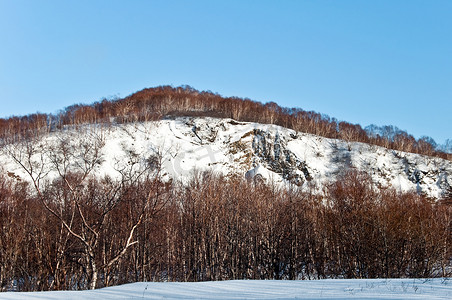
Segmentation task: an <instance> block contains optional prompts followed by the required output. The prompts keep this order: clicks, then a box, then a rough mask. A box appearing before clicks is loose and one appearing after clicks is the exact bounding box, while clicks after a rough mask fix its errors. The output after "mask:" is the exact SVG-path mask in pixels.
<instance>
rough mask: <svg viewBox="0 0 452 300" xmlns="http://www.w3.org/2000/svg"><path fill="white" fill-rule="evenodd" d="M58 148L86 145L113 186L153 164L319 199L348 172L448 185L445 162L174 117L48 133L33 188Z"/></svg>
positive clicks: (417, 187) (406, 185)
mask: <svg viewBox="0 0 452 300" xmlns="http://www.w3.org/2000/svg"><path fill="white" fill-rule="evenodd" d="M63 143H67V144H68V145H70V147H71V148H74V149H73V151H75V152H77V153H82V152H83V147H86V146H87V145H91V146H93V145H96V147H98V149H96V151H99V155H98V157H97V162H96V164H95V165H94V166H93V170H92V174H97V176H105V175H108V176H111V177H113V178H118V177H119V176H120V175H121V172H122V171H124V170H126V169H127V170H129V169H130V170H133V169H135V170H136V171H138V170H140V168H143V165H146V163H148V162H149V161H150V160H153V159H154V160H158V161H160V162H161V168H162V169H161V170H160V172H161V174H160V175H161V177H162V179H163V180H165V181H168V180H182V181H183V182H188V181H189V180H190V176H191V175H192V174H193V172H194V171H195V170H197V171H213V172H215V173H218V174H221V175H225V176H229V177H230V176H239V177H244V178H249V179H250V178H261V179H263V180H264V181H266V182H267V183H272V182H277V183H280V184H282V185H285V186H289V185H296V186H300V187H303V188H304V189H305V190H306V189H314V190H318V191H321V190H322V188H323V187H324V186H325V185H327V184H330V183H332V182H334V181H335V180H336V178H337V175H339V174H341V173H343V172H344V171H345V170H347V169H356V170H359V171H364V172H366V173H368V174H369V175H371V177H372V179H373V181H374V183H375V184H376V185H377V186H378V187H393V188H395V189H396V190H397V191H401V192H408V191H414V192H417V193H421V194H424V195H426V196H428V197H431V198H434V199H440V198H442V197H443V196H445V195H446V194H447V193H448V191H449V190H450V189H451V185H452V181H451V180H452V162H451V161H448V160H444V159H440V158H434V157H428V156H423V155H418V154H412V153H405V152H401V151H396V150H389V149H386V148H383V147H379V146H376V145H371V144H366V143H359V142H346V141H343V140H338V139H330V138H324V137H320V136H315V135H312V134H307V133H301V132H296V131H294V130H291V129H287V128H283V127H280V126H276V125H266V124H258V123H250V122H237V121H235V120H232V119H215V118H208V117H204V118H202V117H198V118H195V117H178V118H174V119H165V120H162V121H148V122H136V123H128V124H117V125H114V126H111V127H108V128H105V127H102V126H94V125H84V126H82V127H80V128H79V129H77V130H76V129H75V128H71V127H70V126H68V127H67V128H66V129H64V130H61V131H55V132H52V133H50V134H48V135H45V136H43V137H42V138H39V139H36V145H35V147H36V149H38V148H39V149H40V151H37V152H36V153H35V155H34V156H33V157H32V159H33V163H34V164H35V165H40V164H42V165H43V166H44V168H45V170H41V169H38V170H39V171H40V172H42V174H43V175H44V174H45V176H43V177H42V178H40V179H41V180H46V179H52V178H55V177H56V176H57V175H58V174H57V170H56V169H55V167H53V168H52V162H51V157H48V156H47V157H46V156H44V157H42V155H41V153H40V152H41V151H42V152H44V153H50V152H52V149H56V148H58V147H61V146H62V145H63ZM14 145H15V144H13V145H9V146H7V147H6V148H5V149H8V150H9V149H12V150H11V153H9V154H14V151H15V152H18V151H20V149H19V148H20V146H19V147H16V146H14ZM18 145H21V143H19V144H18ZM38 145H39V146H38ZM68 145H67V146H68ZM9 154H8V152H7V151H6V152H5V153H3V154H2V155H1V156H0V162H1V165H2V168H3V169H4V171H3V172H4V173H7V174H9V175H10V177H15V176H16V178H18V179H19V178H21V179H24V180H29V179H30V178H29V175H28V174H26V172H25V170H24V169H23V168H22V167H21V166H20V165H19V164H18V163H17V162H15V161H14V160H13V159H12V158H11V156H10V155H9ZM16 155H19V154H18V153H16ZM133 159H134V161H133V162H134V164H133V165H132V161H131V160H133ZM68 163H69V165H68V166H66V167H67V168H69V169H72V171H76V170H78V171H81V169H80V163H81V162H80V161H78V160H76V159H74V160H71V161H69V162H68ZM121 170H122V171H121ZM130 170H129V171H130ZM35 175H37V174H35Z"/></svg>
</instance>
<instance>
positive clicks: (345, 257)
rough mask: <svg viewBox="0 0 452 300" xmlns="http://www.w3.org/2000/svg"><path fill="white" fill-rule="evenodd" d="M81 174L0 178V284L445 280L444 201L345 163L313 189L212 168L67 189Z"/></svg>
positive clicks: (450, 257)
mask: <svg viewBox="0 0 452 300" xmlns="http://www.w3.org/2000/svg"><path fill="white" fill-rule="evenodd" d="M80 176H81V175H80V174H71V175H70V176H69V175H67V176H65V177H64V178H62V179H61V178H60V179H57V180H55V181H53V182H49V183H48V184H46V185H45V187H43V188H42V189H40V193H41V196H40V195H39V194H37V193H33V192H31V191H32V190H34V188H33V189H30V186H29V184H27V183H24V182H20V181H16V180H15V179H13V178H5V177H4V176H2V177H0V228H1V230H0V284H1V290H2V291H5V290H11V289H17V290H22V291H31V290H60V289H86V288H90V287H91V288H92V287H103V286H109V285H115V284H122V283H127V282H135V281H166V280H168V281H176V280H177V281H202V280H226V279H308V278H309V279H317V278H374V277H383V278H389V277H433V276H451V275H452V274H451V268H452V246H451V245H452V238H451V229H452V228H451V226H452V207H451V206H450V203H449V204H447V201H444V202H437V203H431V202H430V201H428V200H427V199H424V198H422V196H419V195H416V194H412V193H406V194H400V193H396V192H395V191H394V190H391V189H383V190H382V189H377V188H376V187H375V186H374V185H372V183H371V181H370V179H369V178H368V177H367V175H365V174H362V173H359V172H356V171H353V170H350V171H347V172H344V174H343V175H342V176H341V177H340V178H339V179H338V180H337V181H336V182H334V183H333V184H331V185H330V186H328V188H327V189H326V190H325V192H324V193H323V194H322V195H319V194H317V195H314V194H310V193H306V192H301V191H300V190H298V189H296V188H294V189H288V190H281V189H278V188H276V187H275V186H272V185H265V184H262V183H258V182H253V181H246V180H242V179H228V180H226V179H225V178H222V177H218V176H214V175H212V174H197V175H196V174H195V175H194V177H193V180H192V181H191V182H190V184H188V185H184V186H182V185H179V184H177V183H162V182H160V181H159V180H158V179H157V178H156V177H154V178H153V177H143V178H136V180H131V181H127V182H122V183H121V182H116V181H113V180H111V179H109V178H104V179H94V178H90V179H87V183H86V184H84V185H82V186H78V187H74V186H73V185H72V184H73V183H74V184H75V183H77V182H79V180H80ZM41 197H42V198H41ZM66 225H67V226H69V227H66ZM132 228H134V230H131V229H132ZM71 232H72V233H74V234H72V233H71ZM127 244H128V246H127ZM126 246H127V247H126ZM124 249H126V251H123V250H124ZM118 254H120V255H119V256H118ZM116 257H117V258H118V259H116V260H115V258H116ZM93 265H94V266H97V267H96V268H97V269H96V272H97V275H98V276H95V277H93V269H92V268H93ZM93 280H94V283H93V282H92V281H93Z"/></svg>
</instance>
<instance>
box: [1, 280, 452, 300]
mask: <svg viewBox="0 0 452 300" xmlns="http://www.w3.org/2000/svg"><path fill="white" fill-rule="evenodd" d="M0 299H24V300H25V299H29V300H40V299H74V300H75V299H77V300H78V299H80V300H82V299H83V300H85V299H452V279H440V278H437V279H336V280H334V279H328V280H313V281H275V280H268V281H259V280H257V281H253V280H245V281H240V280H235V281H221V282H218V281H217V282H197V283H177V282H164V283H157V282H140V283H132V284H126V285H122V286H115V287H109V288H103V289H99V290H94V291H60V292H31V293H14V292H9V293H0Z"/></svg>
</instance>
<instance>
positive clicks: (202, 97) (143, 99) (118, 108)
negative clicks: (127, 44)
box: [0, 86, 452, 160]
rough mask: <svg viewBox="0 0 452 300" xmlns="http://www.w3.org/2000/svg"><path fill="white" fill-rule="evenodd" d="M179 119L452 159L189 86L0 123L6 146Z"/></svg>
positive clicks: (400, 134) (399, 135)
mask: <svg viewBox="0 0 452 300" xmlns="http://www.w3.org/2000/svg"><path fill="white" fill-rule="evenodd" d="M180 115H184V116H211V117H222V118H233V119H236V120H238V121H249V122H259V123H269V124H276V125H281V126H284V127H287V128H292V129H294V130H297V131H301V132H306V133H312V134H316V135H320V136H324V137H328V138H339V139H344V140H347V141H356V142H364V143H371V144H375V145H379V146H383V147H386V148H391V149H395V150H400V151H405V152H412V153H419V154H425V155H430V156H437V157H441V158H444V159H448V160H452V154H451V153H446V152H443V151H438V150H436V148H435V143H434V141H433V140H432V139H431V138H427V137H422V138H420V139H418V140H416V139H415V138H414V137H413V136H412V135H409V134H408V133H407V132H405V131H402V130H399V129H397V128H396V127H392V126H386V127H383V128H379V130H375V127H373V128H369V130H368V131H366V130H364V129H363V128H362V127H361V126H360V125H354V124H350V123H347V122H339V121H337V120H336V119H334V118H330V117H328V116H326V115H322V114H319V113H316V112H312V111H304V110H302V109H299V108H283V107H280V106H278V105H277V104H276V103H273V102H270V103H266V104H262V103H259V102H255V101H251V100H249V99H242V98H237V97H229V98H225V97H222V96H220V95H218V94H214V93H212V92H209V91H207V92H205V91H203V92H199V91H197V90H195V89H193V88H191V87H189V86H183V87H176V88H173V87H170V86H161V87H156V88H149V89H144V90H142V91H139V92H137V93H135V94H133V95H131V96H128V97H126V98H124V99H115V100H106V99H104V100H102V101H100V102H96V103H94V104H92V105H73V106H70V107H68V108H66V109H65V110H64V111H62V112H61V113H60V114H58V115H46V114H33V115H29V116H25V117H11V118H9V119H0V138H2V139H3V141H17V140H18V139H21V138H23V137H26V136H29V135H34V134H37V133H39V132H46V131H50V130H53V129H54V128H61V127H62V126H64V125H79V124H84V123H102V124H110V123H112V122H117V123H123V122H136V121H148V120H156V119H160V118H163V117H169V116H180ZM386 129H391V130H386ZM394 129H396V130H394Z"/></svg>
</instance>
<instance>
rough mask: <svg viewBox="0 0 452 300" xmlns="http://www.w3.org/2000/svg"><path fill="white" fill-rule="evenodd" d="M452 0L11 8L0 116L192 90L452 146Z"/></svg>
mask: <svg viewBox="0 0 452 300" xmlns="http://www.w3.org/2000/svg"><path fill="white" fill-rule="evenodd" d="M451 32H452V1H449V0H443V1H441V0H435V1H427V0H423V1H417V0H407V1H402V0H397V1H376V0H375V1H370V0H362V1H347V0H342V1H335V0H332V1H302V0H300V1H262V0H259V1H257V0H256V1H246V0H241V1H233V0H227V1H226V0H225V1H195V0H193V1H188V0H187V1H170V0H166V1H164V0H162V1H150V0H149V1H138V0H131V1H111V0H105V1H95V0H89V1H83V0H82V1H80V0H78V1H49V0H40V1H21V0H14V1H13V0H0V45H1V46H0V117H7V116H10V115H23V114H29V113H33V112H36V111H39V112H45V113H54V112H57V111H58V110H59V109H62V108H64V107H66V106H69V105H71V104H75V103H92V102H94V101H97V100H99V99H101V98H103V97H107V98H108V97H113V96H119V97H124V96H127V95H129V94H131V93H133V92H135V91H137V90H141V89H143V88H145V87H153V86H158V85H174V86H178V85H182V84H188V85H191V86H193V87H194V88H196V89H199V90H211V91H213V92H218V93H219V94H221V95H223V96H239V97H247V98H250V99H253V100H257V101H261V102H268V101H274V102H276V103H278V104H280V105H282V106H286V107H300V108H303V109H305V110H314V111H317V112H320V113H325V114H328V115H330V116H331V117H336V118H337V119H339V120H345V121H348V122H352V123H359V124H361V125H362V126H366V125H369V124H377V125H395V126H397V127H399V128H401V129H403V130H407V131H408V132H409V133H411V134H413V135H414V136H415V137H417V138H419V137H420V136H423V135H427V136H431V137H433V138H434V139H435V140H436V141H437V142H438V143H443V142H444V141H445V139H447V138H452V118H451V116H452V34H451Z"/></svg>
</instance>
